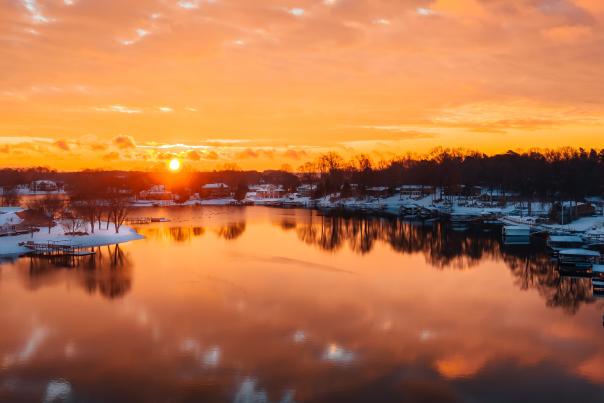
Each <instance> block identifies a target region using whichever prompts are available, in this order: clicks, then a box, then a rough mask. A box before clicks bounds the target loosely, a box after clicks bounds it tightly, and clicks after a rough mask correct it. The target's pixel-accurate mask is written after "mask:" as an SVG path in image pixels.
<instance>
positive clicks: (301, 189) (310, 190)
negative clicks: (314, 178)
mask: <svg viewBox="0 0 604 403" xmlns="http://www.w3.org/2000/svg"><path fill="white" fill-rule="evenodd" d="M316 191H317V185H315V184H309V183H306V184H304V185H300V186H298V188H297V189H296V193H298V196H300V197H312V196H313V194H314V193H315V192H316Z"/></svg>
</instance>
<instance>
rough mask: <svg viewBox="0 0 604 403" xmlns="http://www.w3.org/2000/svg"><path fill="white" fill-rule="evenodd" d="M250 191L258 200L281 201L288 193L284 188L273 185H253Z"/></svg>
mask: <svg viewBox="0 0 604 403" xmlns="http://www.w3.org/2000/svg"><path fill="white" fill-rule="evenodd" d="M249 189H250V191H251V192H253V193H255V197H256V198H258V199H280V198H282V197H284V196H285V195H286V193H287V192H286V191H285V189H284V188H283V186H277V185H272V184H263V185H252V186H250V187H249Z"/></svg>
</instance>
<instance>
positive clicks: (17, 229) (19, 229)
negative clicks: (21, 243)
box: [0, 224, 40, 237]
mask: <svg viewBox="0 0 604 403" xmlns="http://www.w3.org/2000/svg"><path fill="white" fill-rule="evenodd" d="M38 231H40V229H39V228H36V227H30V226H23V225H19V224H17V225H5V226H2V227H0V237H4V236H18V235H27V234H31V233H33V232H38Z"/></svg>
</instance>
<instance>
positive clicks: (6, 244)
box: [0, 223, 144, 258]
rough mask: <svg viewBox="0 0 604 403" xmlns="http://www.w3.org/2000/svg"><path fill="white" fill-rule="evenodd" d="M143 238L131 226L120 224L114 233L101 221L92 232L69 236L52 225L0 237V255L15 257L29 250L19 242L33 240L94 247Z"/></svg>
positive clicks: (111, 227) (111, 226)
mask: <svg viewBox="0 0 604 403" xmlns="http://www.w3.org/2000/svg"><path fill="white" fill-rule="evenodd" d="M142 238H144V237H143V236H142V235H140V234H139V233H137V232H136V231H135V230H134V229H133V228H131V227H128V226H125V225H122V226H121V227H120V230H119V233H117V234H116V233H115V226H114V225H113V224H109V228H107V224H106V223H102V228H101V229H100V230H99V229H98V227H97V228H95V230H94V234H92V233H89V234H88V235H78V236H71V235H65V233H64V230H63V228H61V226H58V225H57V226H54V227H52V228H51V229H50V233H49V232H48V228H40V231H38V232H34V233H33V234H26V235H18V236H5V237H0V257H2V258H7V257H17V256H20V255H23V254H26V253H28V252H30V250H29V249H28V248H26V247H25V246H20V245H19V243H21V242H27V241H33V242H36V243H45V242H58V243H64V244H69V245H72V246H79V247H96V246H104V245H114V244H119V243H124V242H129V241H135V240H138V239H142Z"/></svg>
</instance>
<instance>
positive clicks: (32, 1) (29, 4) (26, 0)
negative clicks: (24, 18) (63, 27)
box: [21, 0, 51, 23]
mask: <svg viewBox="0 0 604 403" xmlns="http://www.w3.org/2000/svg"><path fill="white" fill-rule="evenodd" d="M21 3H22V4H23V6H24V7H25V9H26V10H27V11H28V12H29V14H30V15H31V18H32V20H33V21H34V22H36V23H45V22H50V21H51V19H50V18H48V17H46V16H45V15H43V14H42V11H41V10H40V6H39V5H38V2H37V1H36V0H21Z"/></svg>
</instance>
